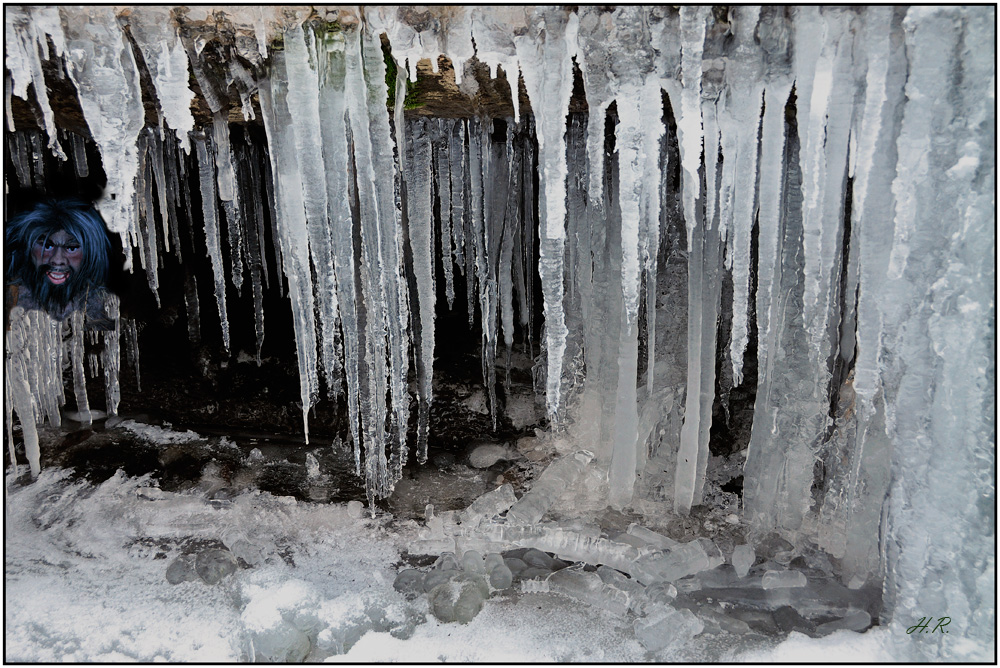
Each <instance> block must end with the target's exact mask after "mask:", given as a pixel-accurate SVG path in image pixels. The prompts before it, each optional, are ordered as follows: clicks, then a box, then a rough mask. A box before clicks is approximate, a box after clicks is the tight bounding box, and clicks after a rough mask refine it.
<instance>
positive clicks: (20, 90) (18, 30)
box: [4, 5, 66, 160]
mask: <svg viewBox="0 0 1000 668" xmlns="http://www.w3.org/2000/svg"><path fill="white" fill-rule="evenodd" d="M53 11H54V10H53V8H51V7H19V6H17V5H12V6H11V7H8V8H5V9H4V26H5V28H6V29H5V31H4V34H5V36H6V39H5V40H4V42H5V45H4V46H5V50H6V52H7V59H6V63H5V64H6V66H7V70H8V71H9V72H10V79H11V84H12V88H11V92H12V93H13V94H14V95H17V96H18V97H20V98H21V99H23V100H27V99H28V85H29V84H30V85H31V88H32V90H33V91H34V94H35V100H36V101H37V102H38V106H39V108H40V109H41V112H42V122H43V125H44V126H45V132H46V134H48V136H49V143H48V146H49V148H50V149H52V153H53V154H54V155H56V156H57V157H58V158H59V159H60V160H66V154H65V153H64V152H63V150H62V146H60V145H59V139H58V134H57V132H56V124H55V116H54V114H53V113H52V106H51V105H50V104H49V95H48V89H47V87H46V85H45V75H44V74H43V73H42V55H41V54H39V51H38V49H39V46H41V47H42V49H43V51H44V57H45V59H46V60H47V59H48V58H49V54H48V45H47V43H46V41H45V38H46V35H47V34H52V35H53V39H54V41H55V43H56V44H60V43H61V42H62V40H63V38H62V27H61V25H60V23H59V21H58V16H56V20H51V17H50V18H49V20H45V16H46V14H49V15H51V14H52V13H53ZM48 31H51V33H50V32H48ZM9 98H10V96H9V95H8V112H7V119H8V125H9V127H10V129H11V130H13V129H14V121H13V117H12V116H11V113H10V103H9Z"/></svg>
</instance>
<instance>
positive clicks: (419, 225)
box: [404, 118, 450, 463]
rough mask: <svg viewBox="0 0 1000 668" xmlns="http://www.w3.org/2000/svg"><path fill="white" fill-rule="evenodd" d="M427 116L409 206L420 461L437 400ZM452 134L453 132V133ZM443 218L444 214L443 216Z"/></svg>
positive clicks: (409, 175) (410, 168)
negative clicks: (417, 327) (416, 329)
mask: <svg viewBox="0 0 1000 668" xmlns="http://www.w3.org/2000/svg"><path fill="white" fill-rule="evenodd" d="M429 122H430V121H428V120H427V119H424V118H420V119H415V120H414V121H412V122H411V123H410V127H409V132H407V136H408V139H409V142H408V147H407V148H408V150H407V159H408V164H407V169H406V171H405V172H404V177H405V178H406V206H407V211H406V213H407V222H408V227H409V232H410V247H411V248H412V250H413V273H414V275H415V277H416V282H417V309H418V313H419V322H420V341H419V344H418V345H419V349H418V356H417V373H418V387H419V406H418V409H417V410H418V415H417V460H418V461H419V462H420V463H424V462H426V461H427V434H428V430H429V427H430V407H431V402H432V401H433V400H434V305H435V291H434V228H433V226H434V220H433V217H432V214H433V211H432V209H431V143H430V139H429V138H428V128H427V125H428V123H429ZM449 134H450V133H449ZM442 217H443V215H442Z"/></svg>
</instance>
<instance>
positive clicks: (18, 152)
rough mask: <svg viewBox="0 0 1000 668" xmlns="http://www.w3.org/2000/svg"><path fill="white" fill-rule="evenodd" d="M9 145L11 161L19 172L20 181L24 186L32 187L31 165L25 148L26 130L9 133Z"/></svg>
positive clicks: (18, 179)
mask: <svg viewBox="0 0 1000 668" xmlns="http://www.w3.org/2000/svg"><path fill="white" fill-rule="evenodd" d="M7 147H8V148H9V149H10V157H11V162H13V163H14V172H15V173H16V174H17V181H18V183H19V184H20V186H21V187H22V188H30V187H31V165H30V163H29V162H28V156H27V151H26V150H25V147H26V144H25V136H24V131H20V132H17V133H11V134H8V135H7Z"/></svg>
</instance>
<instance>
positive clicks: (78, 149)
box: [69, 132, 90, 179]
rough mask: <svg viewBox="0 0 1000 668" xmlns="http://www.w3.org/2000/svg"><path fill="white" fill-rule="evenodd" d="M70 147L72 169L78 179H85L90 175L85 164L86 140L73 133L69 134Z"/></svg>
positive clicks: (88, 168)
mask: <svg viewBox="0 0 1000 668" xmlns="http://www.w3.org/2000/svg"><path fill="white" fill-rule="evenodd" d="M69 136H70V146H71V147H72V148H71V150H72V153H73V169H74V170H75V171H76V175H77V177H79V178H81V179H82V178H86V177H87V175H89V174H90V167H89V165H88V164H87V140H85V139H84V138H83V137H81V136H80V135H78V134H76V133H75V132H70V133H69Z"/></svg>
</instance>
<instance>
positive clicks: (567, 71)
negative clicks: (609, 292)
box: [514, 10, 579, 419]
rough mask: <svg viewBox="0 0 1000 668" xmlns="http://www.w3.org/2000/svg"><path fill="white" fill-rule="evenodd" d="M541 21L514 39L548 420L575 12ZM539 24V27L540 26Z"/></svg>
mask: <svg viewBox="0 0 1000 668" xmlns="http://www.w3.org/2000/svg"><path fill="white" fill-rule="evenodd" d="M543 18H544V21H538V22H532V23H531V25H529V29H528V32H527V33H526V34H525V35H523V36H518V37H515V38H514V44H515V47H516V49H517V56H518V60H519V62H520V65H521V74H522V76H523V77H524V83H525V87H526V89H527V91H528V97H529V98H530V99H531V101H532V105H533V107H534V111H535V120H536V137H537V139H538V152H539V165H538V167H539V182H540V188H541V192H540V193H539V196H538V200H539V205H538V208H539V212H540V214H539V215H540V216H541V225H540V229H539V238H540V247H539V254H540V257H539V261H538V265H539V268H538V271H539V275H540V276H541V280H542V296H543V298H544V311H545V336H546V344H547V348H548V363H547V375H546V394H545V401H546V406H547V409H548V413H549V416H550V418H552V419H555V418H556V416H557V415H558V413H559V398H560V390H561V388H560V385H561V382H560V381H561V377H562V362H563V360H562V358H563V353H564V352H565V349H566V335H567V330H566V324H565V315H564V312H563V254H564V243H565V237H566V171H567V168H566V143H565V139H564V135H565V132H566V112H567V110H568V108H569V100H570V96H571V94H572V92H573V65H572V60H571V58H572V56H573V54H574V52H575V51H576V31H577V27H578V21H579V19H578V17H577V15H576V14H570V15H569V16H566V15H565V14H563V13H562V12H559V11H556V10H552V11H551V13H550V14H549V15H544V12H543ZM542 26H544V30H541V28H542Z"/></svg>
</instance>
